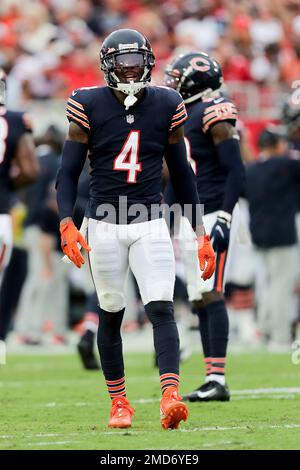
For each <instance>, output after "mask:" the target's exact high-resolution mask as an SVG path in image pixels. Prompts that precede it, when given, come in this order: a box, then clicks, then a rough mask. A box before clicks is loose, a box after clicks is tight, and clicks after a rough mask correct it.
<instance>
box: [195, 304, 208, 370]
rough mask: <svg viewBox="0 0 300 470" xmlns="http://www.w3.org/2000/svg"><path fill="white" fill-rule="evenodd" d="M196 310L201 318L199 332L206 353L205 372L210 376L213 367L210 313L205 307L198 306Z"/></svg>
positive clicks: (204, 353)
mask: <svg viewBox="0 0 300 470" xmlns="http://www.w3.org/2000/svg"><path fill="white" fill-rule="evenodd" d="M196 312H197V315H198V318H199V332H200V336H201V342H202V349H203V355H204V364H205V373H206V375H207V376H208V375H209V374H210V368H211V357H210V341H209V339H210V336H209V321H208V313H207V309H206V308H205V307H197V308H196Z"/></svg>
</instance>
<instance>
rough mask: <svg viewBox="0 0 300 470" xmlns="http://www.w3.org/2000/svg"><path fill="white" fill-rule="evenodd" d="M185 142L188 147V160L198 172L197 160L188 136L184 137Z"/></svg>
mask: <svg viewBox="0 0 300 470" xmlns="http://www.w3.org/2000/svg"><path fill="white" fill-rule="evenodd" d="M184 143H185V147H186V155H187V159H188V162H189V164H190V165H191V167H192V170H193V172H194V173H195V174H196V173H197V170H196V162H195V160H194V159H193V157H192V151H191V144H190V141H189V139H188V138H187V137H185V138H184Z"/></svg>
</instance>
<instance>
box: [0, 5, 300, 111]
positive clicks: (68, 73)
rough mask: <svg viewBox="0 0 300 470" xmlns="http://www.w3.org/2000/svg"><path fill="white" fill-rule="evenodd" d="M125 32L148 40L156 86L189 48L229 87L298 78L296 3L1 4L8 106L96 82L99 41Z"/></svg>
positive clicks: (1, 60) (0, 56) (0, 58)
mask: <svg viewBox="0 0 300 470" xmlns="http://www.w3.org/2000/svg"><path fill="white" fill-rule="evenodd" d="M126 27H130V28H136V29H139V30H141V31H142V32H143V33H144V34H145V35H146V36H148V38H149V39H150V41H151V43H152V46H153V49H154V51H155V55H156V58H157V67H156V71H155V73H154V81H155V80H156V81H157V82H158V83H160V82H161V75H162V71H163V69H164V66H165V65H166V63H167V62H168V61H169V60H170V57H171V56H172V55H173V54H177V53H178V52H180V51H184V50H187V49H188V50H191V49H194V50H195V49H196V50H204V51H206V52H208V53H210V54H212V55H214V56H215V57H216V58H217V59H218V60H219V61H220V63H221V65H222V67H223V71H224V77H225V80H229V81H241V82H250V83H251V82H255V83H256V84H258V85H259V86H265V85H270V86H271V85H277V84H281V85H283V86H286V87H290V86H291V84H292V82H293V81H294V80H296V79H298V78H299V76H300V3H299V1H298V0H127V1H122V0H64V1H59V0H22V2H21V1H19V0H1V3H0V44H1V47H0V66H3V67H4V68H5V69H6V71H7V72H9V77H10V94H9V97H10V103H11V105H12V106H14V107H18V106H20V105H22V104H23V103H24V102H26V101H27V100H32V99H49V98H65V97H66V96H67V95H68V94H69V93H70V91H71V90H73V89H74V88H77V87H80V86H82V85H83V84H84V85H85V86H92V85H95V84H98V83H101V80H102V77H101V75H100V74H99V59H98V55H99V47H100V44H101V41H102V39H103V37H104V36H105V35H107V34H108V33H109V32H111V31H112V30H114V29H118V28H126Z"/></svg>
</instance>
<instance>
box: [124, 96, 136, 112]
mask: <svg viewBox="0 0 300 470" xmlns="http://www.w3.org/2000/svg"><path fill="white" fill-rule="evenodd" d="M137 100H138V99H137V97H136V96H134V95H133V94H130V95H128V96H126V98H125V100H124V105H125V109H126V111H127V110H128V109H129V108H130V106H133V105H134V104H135V103H136V102H137Z"/></svg>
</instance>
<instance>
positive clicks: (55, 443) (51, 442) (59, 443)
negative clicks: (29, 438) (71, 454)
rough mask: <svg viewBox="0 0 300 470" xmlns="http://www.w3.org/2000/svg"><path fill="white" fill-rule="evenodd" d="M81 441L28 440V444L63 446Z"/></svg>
mask: <svg viewBox="0 0 300 470" xmlns="http://www.w3.org/2000/svg"><path fill="white" fill-rule="evenodd" d="M75 442H76V443H77V442H80V441H50V442H49V441H48V442H28V443H27V444H26V445H27V446H63V445H65V444H71V443H72V444H74V443H75Z"/></svg>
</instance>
